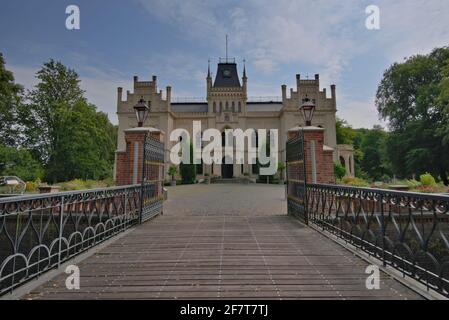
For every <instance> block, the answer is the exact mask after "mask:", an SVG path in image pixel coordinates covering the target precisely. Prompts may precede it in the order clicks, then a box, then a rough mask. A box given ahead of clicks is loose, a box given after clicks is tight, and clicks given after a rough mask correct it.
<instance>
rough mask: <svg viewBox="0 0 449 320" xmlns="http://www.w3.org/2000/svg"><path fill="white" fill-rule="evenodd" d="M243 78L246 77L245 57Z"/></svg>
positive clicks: (244, 60)
mask: <svg viewBox="0 0 449 320" xmlns="http://www.w3.org/2000/svg"><path fill="white" fill-rule="evenodd" d="M243 78H246V59H243Z"/></svg>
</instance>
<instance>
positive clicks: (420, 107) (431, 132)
mask: <svg viewBox="0 0 449 320" xmlns="http://www.w3.org/2000/svg"><path fill="white" fill-rule="evenodd" d="M376 106H377V109H378V111H379V113H380V115H381V117H382V118H383V119H385V120H388V123H389V128H390V130H391V134H390V135H389V137H388V139H387V150H388V154H389V155H390V160H391V163H392V167H393V170H394V172H395V173H397V174H398V175H401V176H408V175H419V174H422V173H425V172H430V173H432V174H433V175H434V176H439V177H440V178H441V179H442V180H443V181H444V182H445V184H448V179H447V176H448V173H449V157H447V155H448V154H449V124H448V123H449V122H448V120H449V48H447V47H445V48H437V49H435V50H433V51H432V52H431V53H430V54H428V55H416V56H413V57H410V58H408V59H407V60H406V61H404V62H402V63H395V64H393V65H392V66H391V67H390V68H388V70H386V71H385V73H384V76H383V79H382V81H381V83H380V85H379V88H378V91H377V95H376Z"/></svg>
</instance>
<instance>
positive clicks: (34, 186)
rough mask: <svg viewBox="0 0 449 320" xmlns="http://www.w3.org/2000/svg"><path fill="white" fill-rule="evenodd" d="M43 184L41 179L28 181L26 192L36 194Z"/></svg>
mask: <svg viewBox="0 0 449 320" xmlns="http://www.w3.org/2000/svg"><path fill="white" fill-rule="evenodd" d="M40 184H41V180H40V179H36V180H35V181H27V182H26V188H25V192H36V191H37V190H38V188H39V185H40Z"/></svg>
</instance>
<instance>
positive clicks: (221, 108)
mask: <svg viewBox="0 0 449 320" xmlns="http://www.w3.org/2000/svg"><path fill="white" fill-rule="evenodd" d="M220 112H223V102H221V101H220Z"/></svg>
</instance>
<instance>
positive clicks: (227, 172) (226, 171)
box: [221, 158, 234, 179]
mask: <svg viewBox="0 0 449 320" xmlns="http://www.w3.org/2000/svg"><path fill="white" fill-rule="evenodd" d="M233 176H234V165H233V164H232V163H230V164H227V163H226V161H225V158H223V159H222V162H221V177H222V178H223V179H230V178H232V177H233Z"/></svg>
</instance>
